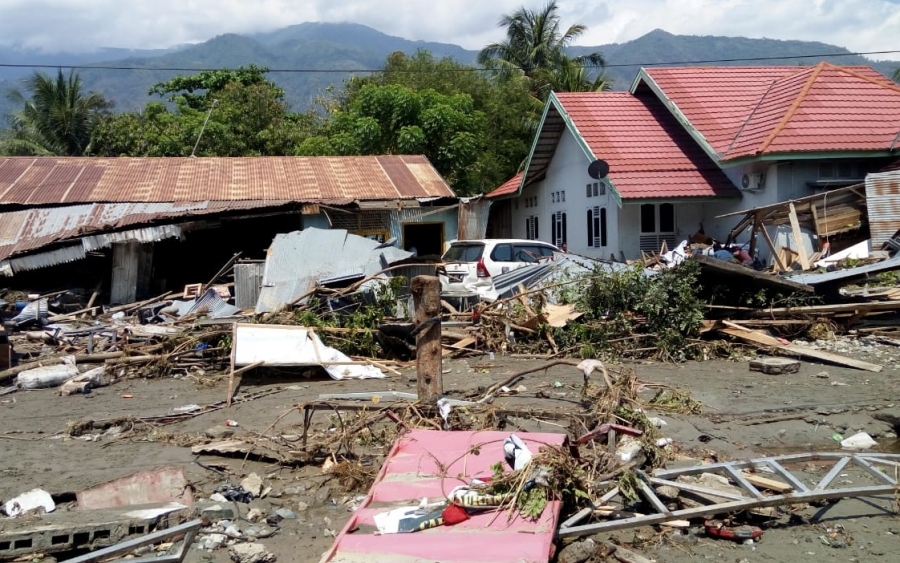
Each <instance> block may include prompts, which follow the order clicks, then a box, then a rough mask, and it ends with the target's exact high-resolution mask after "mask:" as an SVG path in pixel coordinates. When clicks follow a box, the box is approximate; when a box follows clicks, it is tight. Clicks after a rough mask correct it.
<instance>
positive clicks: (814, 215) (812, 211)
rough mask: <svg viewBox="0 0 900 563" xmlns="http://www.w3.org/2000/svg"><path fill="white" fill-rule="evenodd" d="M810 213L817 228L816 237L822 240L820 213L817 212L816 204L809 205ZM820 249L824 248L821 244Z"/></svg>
mask: <svg viewBox="0 0 900 563" xmlns="http://www.w3.org/2000/svg"><path fill="white" fill-rule="evenodd" d="M809 212H810V214H812V220H813V226H814V227H815V228H816V236H817V237H819V238H822V229H821V227H820V226H819V212H818V211H816V204H815V203H810V204H809ZM819 248H822V245H821V244H819Z"/></svg>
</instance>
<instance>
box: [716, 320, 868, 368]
mask: <svg viewBox="0 0 900 563" xmlns="http://www.w3.org/2000/svg"><path fill="white" fill-rule="evenodd" d="M726 322H727V321H726ZM727 324H729V325H731V326H730V327H729V328H723V329H722V330H721V332H724V333H725V334H728V335H730V336H734V337H736V338H740V339H741V340H746V341H748V342H752V343H754V344H759V345H760V346H764V347H768V348H772V349H773V350H777V351H779V352H782V353H786V354H788V355H791V356H800V357H801V358H813V359H815V360H821V361H823V362H829V363H833V364H838V365H841V366H847V367H851V368H856V369H862V370H866V371H874V372H879V371H881V370H882V366H880V365H878V364H873V363H870V362H866V361H863V360H857V359H854V358H848V357H847V356H841V355H840V354H834V353H832V352H826V351H824V350H815V349H813V348H808V347H806V346H798V345H796V344H784V343H782V342H781V341H780V340H778V339H777V338H775V337H773V336H769V335H768V334H766V333H764V332H759V331H755V330H750V329H748V328H743V327H740V325H736V324H735V323H727ZM735 327H737V328H735Z"/></svg>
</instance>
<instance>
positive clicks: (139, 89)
mask: <svg viewBox="0 0 900 563" xmlns="http://www.w3.org/2000/svg"><path fill="white" fill-rule="evenodd" d="M418 50H426V51H429V52H431V53H432V54H433V55H434V56H435V57H436V58H441V57H450V58H453V59H455V60H457V61H459V62H461V63H464V64H472V65H474V64H475V58H476V55H477V51H471V50H467V49H464V48H462V47H460V46H458V45H453V44H448V43H435V42H427V41H411V40H408V39H404V38H402V37H395V36H391V35H387V34H384V33H381V32H379V31H377V30H375V29H373V28H371V27H368V26H365V25H361V24H354V23H302V24H299V25H292V26H289V27H285V28H282V29H278V30H276V31H272V32H268V33H257V34H252V35H237V34H227V35H220V36H218V37H214V38H212V39H210V40H208V41H206V42H203V43H199V44H194V45H187V46H176V47H172V48H170V49H162V50H127V49H104V50H101V51H98V52H95V53H90V54H65V53H63V54H56V55H42V54H39V53H37V52H28V51H22V50H17V49H4V48H0V63H2V64H6V65H10V64H15V65H28V64H35V65H86V66H98V67H116V68H117V69H124V70H113V69H88V68H85V69H80V70H79V71H78V72H80V74H81V76H82V78H83V80H84V84H85V86H86V88H87V89H88V90H95V91H98V92H100V93H102V94H103V95H104V96H105V97H106V98H107V99H109V100H113V101H114V102H115V104H116V105H115V107H116V109H117V110H119V111H128V110H136V109H140V108H142V107H143V106H144V104H146V103H147V102H148V101H151V100H153V99H158V98H156V97H151V96H149V95H148V94H147V91H148V90H149V88H150V86H151V85H153V84H154V83H156V82H160V81H164V80H168V79H170V78H172V77H173V76H176V75H178V74H181V75H186V74H192V72H191V70H190V69H201V68H236V67H238V66H240V65H248V64H251V63H252V64H256V65H258V66H266V67H269V68H270V69H273V72H272V73H271V74H270V75H269V77H270V78H271V80H273V81H274V82H276V83H277V84H279V85H280V86H281V87H282V88H284V90H285V92H286V93H287V99H288V102H289V103H290V105H291V108H292V109H294V110H295V111H303V110H305V109H307V108H309V107H311V106H312V105H313V104H314V103H315V99H316V97H317V96H320V95H323V94H326V93H327V92H328V91H329V90H331V89H332V87H334V88H340V86H341V84H342V82H343V81H344V80H346V79H347V78H348V77H350V76H351V75H353V74H360V73H359V71H361V70H370V69H372V70H377V69H379V68H381V67H382V66H383V65H384V62H385V60H386V58H387V56H388V55H389V54H391V53H393V52H396V51H402V52H404V53H408V54H413V53H415V52H416V51H418ZM593 51H599V52H600V53H602V54H603V56H604V58H605V59H606V62H607V65H608V66H607V71H606V72H607V74H608V75H609V76H610V78H612V80H613V87H614V89H617V90H627V89H628V88H629V87H630V85H631V82H632V80H633V79H634V77H635V75H636V74H637V71H638V69H639V68H640V67H641V66H649V65H670V66H672V65H685V64H686V63H691V62H702V64H741V65H773V64H776V65H811V64H815V63H817V62H819V61H822V60H825V61H828V62H832V63H835V64H841V65H869V66H872V67H874V68H875V69H876V70H878V71H879V72H882V73H884V74H885V75H890V74H891V73H892V72H893V71H894V70H895V69H896V68H897V67H898V66H900V63H898V62H893V61H872V60H869V59H866V58H864V57H862V56H858V55H852V54H851V53H850V51H848V50H847V49H845V48H843V47H838V46H834V45H828V44H826V43H818V42H808V41H781V40H774V39H749V38H745V37H717V36H685V35H673V34H671V33H668V32H666V31H663V30H655V31H652V32H650V33H648V34H646V35H644V36H642V37H639V38H637V39H634V40H632V41H628V42H625V43H612V44H607V45H599V46H585V47H582V46H578V47H572V48H571V54H572V55H579V54H584V53H589V52H593ZM823 55H828V56H823ZM168 69H179V70H168ZM33 70H34V68H29V67H26V66H16V67H9V66H5V67H0V91H3V92H5V91H7V90H9V89H10V88H13V87H18V86H19V84H20V79H21V78H22V77H24V76H27V75H29V74H30V73H31V72H32V71H33ZM38 70H41V71H43V72H51V73H52V72H55V70H54V69H53V68H40V69H38ZM310 70H311V71H313V72H307V71H310ZM354 71H356V72H354ZM11 109H13V108H12V107H10V105H9V102H8V101H7V100H6V97H5V96H2V97H0V115H6V114H7V113H8V112H9V111H10V110H11Z"/></svg>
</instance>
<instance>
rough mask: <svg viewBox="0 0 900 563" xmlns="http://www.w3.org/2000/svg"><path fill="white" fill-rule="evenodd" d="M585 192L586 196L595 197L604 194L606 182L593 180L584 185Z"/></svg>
mask: <svg viewBox="0 0 900 563" xmlns="http://www.w3.org/2000/svg"><path fill="white" fill-rule="evenodd" d="M585 193H586V194H587V196H588V197H597V196H601V195H606V184H604V183H603V182H594V183H592V184H587V185H586V186H585Z"/></svg>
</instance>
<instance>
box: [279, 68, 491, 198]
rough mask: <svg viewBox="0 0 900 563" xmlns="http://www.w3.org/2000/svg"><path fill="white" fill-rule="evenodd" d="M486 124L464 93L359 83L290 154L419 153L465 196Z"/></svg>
mask: <svg viewBox="0 0 900 563" xmlns="http://www.w3.org/2000/svg"><path fill="white" fill-rule="evenodd" d="M486 122H487V118H486V116H485V114H484V113H483V112H481V111H478V110H476V109H475V107H474V103H473V101H472V97H471V96H469V95H468V94H462V93H458V94H441V93H439V92H437V91H435V90H433V89H425V90H418V91H417V90H415V89H413V88H409V87H407V86H403V85H400V84H384V85H378V84H364V85H362V86H361V87H359V88H357V89H355V90H354V92H353V94H352V95H351V96H349V97H348V98H347V100H346V101H345V102H344V104H343V107H341V108H340V109H337V110H335V111H333V112H332V113H331V115H330V116H328V119H327V121H326V122H325V123H324V124H323V126H322V129H321V131H320V133H319V135H316V136H314V137H310V138H308V139H306V140H305V141H304V142H302V143H301V144H300V145H299V146H298V147H297V150H296V151H295V154H297V155H303V156H313V155H325V154H331V155H358V154H424V155H425V156H427V157H428V159H429V160H430V161H431V163H432V164H433V165H434V167H435V168H436V169H437V170H438V171H439V172H440V173H441V174H442V175H443V176H444V178H445V179H446V180H447V182H448V183H449V184H450V185H451V186H453V187H454V188H456V189H457V190H458V191H459V192H460V193H461V194H463V195H465V194H469V193H473V192H476V191H477V185H478V183H477V178H476V177H475V176H476V174H475V171H474V167H475V165H476V163H477V161H478V155H479V153H480V152H481V151H483V150H484V149H485V137H484V134H483V132H484V130H485V127H486Z"/></svg>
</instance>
